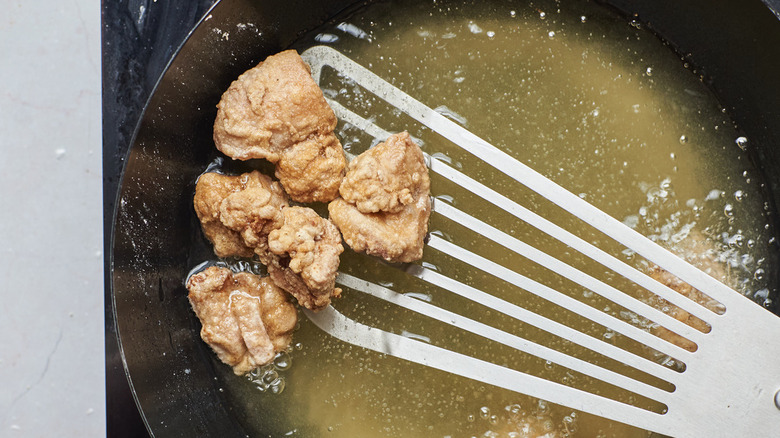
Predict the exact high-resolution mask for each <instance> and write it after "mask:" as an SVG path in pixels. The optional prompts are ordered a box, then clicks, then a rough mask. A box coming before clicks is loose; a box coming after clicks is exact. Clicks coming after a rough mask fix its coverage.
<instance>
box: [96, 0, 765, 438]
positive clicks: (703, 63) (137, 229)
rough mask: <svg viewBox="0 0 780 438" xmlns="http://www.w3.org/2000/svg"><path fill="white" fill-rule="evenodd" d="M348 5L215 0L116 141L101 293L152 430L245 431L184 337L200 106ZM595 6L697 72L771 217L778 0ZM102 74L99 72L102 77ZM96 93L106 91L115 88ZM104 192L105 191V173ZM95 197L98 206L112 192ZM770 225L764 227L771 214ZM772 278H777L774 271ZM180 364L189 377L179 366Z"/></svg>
mask: <svg viewBox="0 0 780 438" xmlns="http://www.w3.org/2000/svg"><path fill="white" fill-rule="evenodd" d="M205 3H207V2H201V4H205ZM352 3H354V2H353V1H349V0H341V1H339V0H314V1H304V0H285V1H270V0H268V1H260V0H257V1H252V0H222V1H221V2H219V3H218V4H217V5H216V6H215V7H214V8H213V9H212V10H210V11H209V12H208V15H209V16H210V18H209V19H208V20H207V21H205V22H202V23H201V25H200V26H198V27H197V28H196V29H195V30H194V31H193V32H192V33H191V34H190V36H189V38H188V39H187V41H186V43H185V44H184V45H183V46H182V47H181V49H180V50H179V51H178V54H177V55H176V57H175V58H174V59H173V61H172V62H171V64H170V65H169V67H168V68H167V71H166V72H165V74H164V75H163V76H162V78H161V79H160V81H159V83H158V84H157V86H156V89H155V91H154V94H153V95H152V97H151V99H150V100H149V101H148V104H147V105H146V109H145V112H144V113H143V117H142V118H141V120H140V122H139V123H138V126H137V130H136V132H135V136H134V139H133V140H132V141H131V142H127V143H130V144H132V147H131V148H130V150H129V153H128V154H127V156H126V158H124V159H123V161H124V171H123V175H122V179H121V182H120V188H119V190H118V194H117V198H115V199H116V204H115V207H116V208H115V211H113V212H109V213H108V214H111V213H113V216H112V218H113V221H112V223H111V225H112V226H111V227H110V229H109V228H108V227H107V230H106V232H107V233H109V234H108V235H109V238H108V239H107V247H106V254H109V259H108V270H107V272H108V275H109V277H108V281H107V284H108V288H109V290H108V294H107V296H110V297H111V298H112V305H113V315H111V316H113V317H114V318H115V323H116V330H117V332H118V335H119V340H120V348H121V353H122V358H123V361H124V366H125V370H126V372H127V376H128V380H129V381H130V382H131V387H132V391H133V394H134V397H135V399H136V402H137V405H138V408H139V409H140V411H141V412H142V416H143V419H144V421H145V423H146V425H147V428H148V430H149V431H150V433H151V434H153V435H154V436H183V437H192V436H226V437H227V436H244V435H245V434H246V429H245V427H244V425H243V424H242V421H241V419H240V414H239V413H238V412H237V411H235V410H234V407H233V406H231V404H230V402H229V401H228V400H227V399H226V398H225V394H224V393H222V392H220V391H219V381H218V379H216V380H215V376H216V375H217V374H216V373H217V372H216V371H215V369H214V365H213V358H212V357H210V356H209V355H211V352H210V351H209V350H208V348H206V347H205V346H204V345H203V344H202V342H201V341H200V339H199V337H198V327H199V326H198V325H197V321H196V320H195V319H194V316H193V314H192V312H191V310H190V308H189V304H188V302H187V299H186V290H185V289H184V287H183V285H182V279H183V278H184V277H185V276H186V275H187V272H188V270H189V269H191V268H192V267H193V266H194V265H195V264H196V263H198V262H200V261H202V260H206V259H209V258H213V256H212V255H211V253H210V248H209V247H208V246H207V245H204V244H203V242H202V238H201V237H200V235H199V234H198V233H199V230H198V225H197V223H195V222H194V220H193V215H192V207H191V197H190V196H191V193H192V190H193V181H194V180H195V178H196V176H197V175H198V174H199V173H200V172H202V170H203V169H204V167H205V165H206V163H208V162H209V161H211V160H212V159H213V158H214V157H215V156H216V152H215V150H214V146H213V142H212V140H211V134H212V133H211V126H212V123H213V120H214V116H215V112H216V110H215V108H214V105H215V103H216V102H217V101H218V100H219V97H220V95H221V93H222V92H223V90H225V89H226V88H227V86H228V85H229V84H230V82H231V81H232V80H233V79H235V78H236V77H237V76H238V75H239V74H240V73H242V72H243V71H244V70H246V69H247V68H249V67H251V66H254V65H255V64H257V62H259V61H260V60H262V59H263V58H265V57H266V56H268V55H270V54H273V53H275V52H278V51H280V50H282V49H284V48H286V47H288V46H289V45H291V44H292V43H293V42H294V41H295V40H296V38H298V37H299V36H300V35H302V34H303V33H305V32H306V31H308V30H311V29H313V28H315V27H317V26H318V25H320V24H322V23H323V22H325V21H326V20H328V19H329V18H331V17H333V16H334V15H337V14H338V13H340V12H341V11H343V10H344V9H345V8H348V7H350V6H351V4H352ZM605 3H607V4H609V5H610V6H612V7H614V8H616V9H617V10H618V11H620V12H621V13H623V14H626V15H627V16H631V15H634V14H636V16H637V18H638V20H639V21H641V22H643V23H645V25H646V26H648V27H650V28H651V29H653V30H654V31H655V32H656V33H658V34H659V35H660V36H661V37H662V38H663V39H664V40H665V41H667V42H669V44H670V46H671V47H672V48H673V49H674V50H676V51H677V52H678V53H679V54H680V55H681V56H683V57H684V58H685V59H686V60H687V61H688V62H689V63H690V64H691V65H693V66H695V68H696V72H697V74H700V75H703V77H704V80H705V81H706V83H707V84H708V85H709V86H710V88H711V89H712V90H713V91H714V93H715V94H716V96H718V98H719V99H720V101H721V103H722V105H723V106H724V107H725V108H726V109H727V111H728V113H729V115H730V116H731V118H732V119H733V120H734V121H735V122H736V123H737V124H738V125H739V127H740V128H741V130H742V131H744V133H745V134H746V135H747V136H748V137H749V138H750V139H751V143H752V144H753V145H762V146H763V147H762V148H761V149H758V148H754V149H753V150H751V154H752V158H753V160H754V161H755V163H756V165H757V167H758V168H759V169H760V171H761V172H763V174H764V179H765V181H766V182H767V183H768V184H767V190H768V192H769V193H768V198H769V199H770V200H771V201H772V203H773V205H772V209H773V211H776V210H775V208H774V206H775V205H777V201H778V200H780V20H778V15H776V12H777V11H780V0H765V1H764V2H762V1H759V0H730V1H727V0H689V1H686V2H679V1H673V0H656V1H652V2H649V1H646V0H612V1H606V2H605ZM191 10H192V9H191ZM195 10H197V9H195ZM773 11H775V12H773ZM104 18H105V17H104ZM236 23H254V24H255V25H256V26H257V30H258V31H259V32H231V34H230V44H229V46H226V45H225V44H224V42H222V41H220V40H219V39H218V38H215V32H214V29H235V27H236V26H235V24H236ZM150 25H160V23H156V22H152V23H151V24H150ZM161 32H164V30H162V29H161ZM168 32H170V30H168ZM104 38H105V36H104ZM226 47H229V50H226ZM152 61H154V60H150V61H149V62H152ZM157 62H159V60H157ZM140 67H141V68H142V66H140ZM120 73H121V72H120ZM107 79H108V80H110V79H111V78H106V77H105V72H104V81H105V80H107ZM108 88H109V91H111V92H112V93H114V94H116V93H122V92H127V90H124V91H123V90H115V89H114V90H111V89H110V87H108ZM106 97H109V98H112V97H115V96H114V95H112V94H111V93H108V95H104V99H105V98H106ZM119 124H120V125H121V123H119ZM105 138H109V139H111V140H116V141H117V143H116V145H117V146H118V149H119V150H120V151H121V150H122V149H123V148H124V147H126V145H124V144H123V140H122V139H121V138H119V139H116V137H115V136H113V135H105ZM107 146H108V147H112V146H114V145H112V144H109V145H107ZM106 160H107V162H108V165H107V169H110V168H111V163H112V161H111V160H114V161H113V162H121V161H122V159H118V157H113V156H108V157H107V158H106ZM107 187H109V188H110V187H112V183H111V181H109V184H108V186H107ZM107 197H109V202H108V205H111V200H112V199H111V198H112V194H110V193H109V194H107ZM120 200H121V201H120ZM774 221H775V225H777V224H776V222H777V215H776V214H775V215H774ZM193 242H195V243H193ZM775 265H777V263H775ZM772 275H773V276H774V277H775V278H777V275H778V273H777V272H774V273H772ZM773 306H774V308H773V309H771V310H773V311H774V312H775V313H778V308H777V303H776V302H775V304H774V305H773ZM182 364H186V368H187V369H188V370H189V373H183V372H182V371H181V370H182V369H183V366H182ZM112 415H115V413H112V412H109V417H111V416H112ZM120 415H121V414H120Z"/></svg>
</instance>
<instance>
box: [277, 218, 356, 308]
mask: <svg viewBox="0 0 780 438" xmlns="http://www.w3.org/2000/svg"><path fill="white" fill-rule="evenodd" d="M283 213H284V225H283V226H282V227H281V228H279V229H278V230H274V231H271V234H270V235H269V236H268V246H269V249H270V250H271V252H272V253H273V254H275V255H277V256H278V258H277V260H276V262H274V263H270V264H269V265H268V273H269V274H270V276H271V279H272V280H273V281H274V282H275V283H276V284H277V285H278V286H279V287H281V288H282V289H284V290H286V291H287V292H289V293H291V294H292V295H293V296H294V297H295V298H296V299H297V300H298V303H299V304H300V305H302V306H304V307H306V308H307V309H311V310H319V309H322V308H323V307H325V306H327V305H328V304H330V299H331V297H334V296H336V297H337V296H339V295H340V294H341V289H339V288H336V287H334V286H335V284H336V271H337V270H338V267H339V255H340V254H341V253H342V252H343V251H344V247H343V246H342V245H341V235H340V234H339V230H338V229H337V228H336V226H335V225H333V223H332V222H331V221H329V220H328V219H324V218H322V217H320V216H319V215H318V214H317V213H316V212H315V211H314V210H312V209H311V208H306V207H288V208H285V209H284V210H283Z"/></svg>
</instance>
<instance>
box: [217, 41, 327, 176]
mask: <svg viewBox="0 0 780 438" xmlns="http://www.w3.org/2000/svg"><path fill="white" fill-rule="evenodd" d="M217 109H218V110H217V118H216V120H215V122H214V143H215V144H216V146H217V149H219V150H220V151H222V152H223V153H224V154H225V155H227V156H229V157H231V158H234V159H237V160H249V159H252V158H265V159H267V160H269V161H271V162H274V163H275V162H277V161H279V159H280V158H281V155H282V153H283V151H284V150H285V149H287V148H288V147H289V146H291V145H293V144H295V143H298V142H301V141H304V140H306V139H307V138H309V137H310V136H312V135H316V134H322V135H324V134H328V133H331V132H333V130H334V129H335V127H336V116H335V114H333V110H331V109H330V107H329V106H328V103H327V102H326V101H325V97H324V96H323V95H322V90H320V88H319V87H318V86H317V84H316V83H315V82H314V80H313V79H312V77H311V70H310V68H309V66H308V65H306V63H305V62H303V60H302V59H301V57H300V56H299V55H298V53H296V52H295V51H294V50H287V51H284V52H281V53H278V54H276V55H273V56H269V57H268V58H266V60H265V61H263V62H261V63H260V64H258V65H257V66H256V67H254V68H252V69H250V70H247V71H246V72H245V73H244V74H242V75H241V76H239V77H238V79H236V80H235V81H234V82H233V83H232V84H231V85H230V87H229V88H228V90H227V91H225V93H224V94H223V95H222V99H221V100H220V102H219V104H218V105H217Z"/></svg>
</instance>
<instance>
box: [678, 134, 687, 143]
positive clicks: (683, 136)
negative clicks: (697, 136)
mask: <svg viewBox="0 0 780 438" xmlns="http://www.w3.org/2000/svg"><path fill="white" fill-rule="evenodd" d="M685 143H688V136H687V135H685V134H683V135H681V136H680V144H685Z"/></svg>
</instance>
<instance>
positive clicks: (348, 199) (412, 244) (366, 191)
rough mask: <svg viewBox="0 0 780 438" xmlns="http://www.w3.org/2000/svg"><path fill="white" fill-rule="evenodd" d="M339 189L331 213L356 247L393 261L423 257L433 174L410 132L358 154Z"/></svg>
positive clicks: (329, 208)
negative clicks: (429, 175)
mask: <svg viewBox="0 0 780 438" xmlns="http://www.w3.org/2000/svg"><path fill="white" fill-rule="evenodd" d="M340 192H341V195H342V197H340V198H336V199H335V200H333V201H332V202H331V203H330V204H329V205H328V212H329V213H330V219H331V220H333V222H334V223H335V224H336V226H337V227H338V228H339V230H340V231H341V234H342V235H343V236H344V241H345V242H347V244H348V245H349V246H350V247H351V248H352V249H353V250H355V251H359V252H365V253H367V254H371V255H376V256H379V257H382V258H383V259H385V260H388V261H392V262H404V263H406V262H412V261H415V260H418V259H420V258H421V257H422V253H423V246H424V239H425V234H426V233H427V232H428V218H429V217H430V214H431V201H430V179H429V177H428V168H427V167H426V166H425V160H424V157H423V154H422V151H421V150H420V148H419V146H417V145H416V144H414V142H413V141H412V140H411V137H410V136H409V134H408V133H406V132H402V133H399V134H395V135H393V136H391V137H390V138H388V139H387V141H386V142H384V143H381V144H379V145H377V146H375V147H374V148H373V149H370V150H369V151H366V152H364V153H363V154H361V155H360V156H358V157H356V158H355V159H354V160H353V161H352V162H351V163H350V164H349V166H348V168H347V175H346V177H345V178H344V183H342V186H341V189H340Z"/></svg>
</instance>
